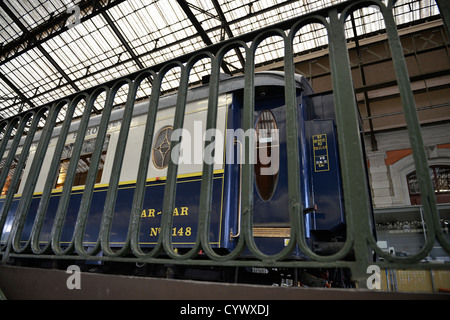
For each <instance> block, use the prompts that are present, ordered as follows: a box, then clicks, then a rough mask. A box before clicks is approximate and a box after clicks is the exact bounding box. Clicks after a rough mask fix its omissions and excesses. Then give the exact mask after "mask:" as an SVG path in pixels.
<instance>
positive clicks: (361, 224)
mask: <svg viewBox="0 0 450 320" xmlns="http://www.w3.org/2000/svg"><path fill="white" fill-rule="evenodd" d="M386 2H387V4H385V3H386ZM395 2H396V1H394V0H388V1H381V0H367V1H346V2H344V3H341V4H338V5H334V6H331V7H329V8H325V9H322V10H319V11H317V12H314V13H311V14H307V15H304V16H300V17H298V18H294V19H290V20H287V21H284V22H282V23H279V24H277V25H274V26H271V27H267V28H265V29H262V30H258V31H255V32H251V33H249V34H246V35H243V36H240V37H236V38H234V39H230V40H227V41H223V42H221V43H219V44H216V45H212V46H209V47H207V48H205V49H204V50H200V51H197V52H194V53H191V54H187V55H184V56H181V57H179V58H177V59H175V60H172V61H168V62H166V63H163V64H159V65H156V66H153V67H151V68H148V69H145V70H143V71H140V72H137V73H134V74H131V75H129V76H127V77H123V78H120V79H118V80H115V81H111V82H108V83H105V84H104V85H101V86H98V87H95V88H92V89H90V90H86V91H84V92H81V93H77V94H74V95H71V96H68V97H66V98H65V99H61V100H59V101H56V102H54V103H52V104H49V105H46V106H42V107H38V108H36V109H34V110H30V111H27V112H24V113H21V114H18V115H16V116H14V117H12V118H11V119H7V120H3V121H2V122H1V123H0V129H2V130H3V132H4V138H3V140H2V141H1V143H0V154H1V155H4V153H5V150H6V149H7V145H8V144H9V146H8V148H9V150H10V152H9V154H8V157H7V158H6V160H5V164H4V167H5V168H7V167H9V166H11V164H12V162H13V160H14V159H13V158H14V155H15V154H16V151H17V148H18V146H19V141H20V139H21V138H22V137H23V133H24V130H25V129H27V134H26V136H25V137H26V138H25V142H24V145H23V149H22V150H23V151H22V152H21V155H20V157H19V159H18V161H17V163H16V171H15V174H14V177H13V179H12V181H11V185H10V188H11V190H15V188H16V187H17V184H18V182H19V178H20V173H21V172H22V171H23V168H24V165H25V161H26V154H27V152H26V150H28V149H29V148H30V146H31V144H32V140H33V137H34V135H35V133H36V131H37V128H38V124H39V122H40V121H41V120H42V119H44V117H45V127H44V128H43V129H42V131H41V137H40V140H39V145H38V147H37V149H36V154H35V157H34V158H33V161H32V163H31V164H30V165H31V169H30V171H29V172H30V174H29V175H28V176H27V177H26V181H24V182H23V183H25V188H24V191H23V194H22V196H21V198H20V203H19V206H18V209H17V212H16V215H15V219H14V223H13V226H12V229H11V233H10V236H9V238H8V240H7V244H6V245H4V246H3V247H2V248H1V251H0V253H1V255H2V256H3V261H6V262H7V261H9V259H11V258H14V257H26V258H43V259H74V260H75V259H76V260H82V259H85V260H104V261H123V262H147V263H171V264H184V265H211V266H261V267H270V266H273V267H276V266H280V267H301V268H315V267H333V268H334V267H343V268H349V269H350V270H351V272H352V275H353V279H354V280H355V281H357V282H358V285H359V286H360V287H366V280H367V278H368V275H369V274H368V273H367V268H368V266H369V265H373V264H377V265H378V266H380V267H381V268H396V267H401V268H431V267H430V266H429V265H426V264H421V263H420V261H421V260H422V259H423V258H425V257H426V256H427V255H428V253H429V252H430V250H431V249H432V247H433V245H434V244H435V243H436V242H439V243H440V245H441V246H442V247H443V248H444V249H445V250H446V251H447V252H450V245H449V243H448V242H447V241H446V240H445V239H444V235H443V232H442V229H441V227H440V221H439V212H438V210H437V206H436V200H435V197H434V192H433V187H432V184H431V180H430V176H429V172H428V163H427V156H426V153H425V148H424V144H423V141H422V135H421V130H420V124H419V121H418V117H417V111H416V106H415V102H414V97H413V93H412V91H411V87H410V82H409V76H408V72H407V68H406V63H405V59H404V56H403V52H402V48H401V43H400V39H399V35H398V33H397V26H396V24H395V20H394V16H393V6H394V4H395ZM437 4H438V5H439V8H440V10H441V13H442V18H443V21H444V24H445V25H446V26H447V32H448V31H449V29H448V27H449V25H450V23H449V20H450V13H449V12H450V3H449V2H448V1H445V0H439V1H437ZM367 6H376V7H378V8H379V10H380V12H381V13H382V15H383V17H384V22H385V25H386V33H387V36H388V40H389V45H390V49H391V53H392V59H393V65H394V69H395V73H396V76H397V81H398V87H399V89H400V95H401V100H402V104H403V108H404V114H405V118H406V122H407V127H408V132H409V137H410V143H411V148H412V150H413V156H414V161H415V165H416V172H417V176H418V179H419V184H420V189H421V190H422V203H423V210H424V219H425V223H426V226H427V241H426V244H425V246H424V247H423V248H422V249H421V250H420V252H418V253H416V254H414V255H412V256H408V257H395V256H390V255H389V254H387V253H385V252H383V251H382V250H381V249H380V248H378V247H377V244H376V242H375V239H374V237H373V236H372V231H371V230H372V226H371V222H370V214H371V211H372V208H371V207H370V203H371V201H370V192H369V190H368V184H367V181H366V168H365V163H364V157H363V154H364V152H363V150H362V145H361V141H360V139H361V136H360V132H359V124H358V121H359V119H358V108H357V102H356V100H355V92H354V86H353V82H352V75H351V69H350V62H349V55H348V49H347V39H346V36H345V30H344V23H345V21H346V18H347V17H349V15H350V14H351V13H352V12H353V11H355V10H357V9H359V8H362V7H367ZM312 23H318V24H321V25H323V26H324V27H325V28H326V30H327V33H328V44H329V53H330V55H329V58H330V66H331V74H332V85H333V91H334V99H335V105H336V116H337V119H336V121H337V131H338V137H339V150H340V162H341V169H342V180H343V188H344V200H345V212H346V221H347V238H346V242H345V245H344V247H343V248H342V249H341V250H340V251H339V252H337V253H335V254H333V255H329V256H322V255H318V254H316V253H314V252H313V251H312V250H311V249H310V248H309V247H308V245H307V244H306V241H305V235H304V219H303V208H302V205H301V204H302V198H301V190H300V186H301V181H300V163H299V161H300V159H299V145H298V143H299V141H298V139H297V137H298V134H297V131H298V130H299V128H298V123H297V121H296V119H298V117H297V112H298V110H297V108H296V103H295V99H296V97H295V83H294V70H295V69H294V56H293V55H294V50H293V42H294V37H295V35H296V34H298V31H299V30H300V29H301V28H302V27H304V26H306V25H309V24H312ZM269 36H278V37H280V38H281V39H283V41H284V47H285V57H284V63H285V64H284V71H285V98H286V119H287V120H286V126H287V149H288V150H290V152H289V155H288V162H287V166H288V171H289V178H288V189H289V204H290V219H291V235H290V241H289V243H288V245H287V246H286V247H285V248H284V249H283V250H282V251H281V252H279V253H277V254H275V255H267V254H264V253H262V252H261V251H260V250H259V249H258V247H257V245H256V244H255V241H254V238H253V234H252V230H253V228H252V221H253V174H254V171H253V167H252V164H251V163H250V162H249V161H245V162H244V165H243V167H242V205H241V211H242V221H241V235H240V238H239V240H238V242H237V245H236V248H235V249H234V250H233V251H232V252H230V253H228V254H225V255H220V254H218V253H217V252H216V251H214V250H213V249H212V248H211V246H210V244H209V225H210V223H209V222H210V213H211V202H212V183H213V166H212V165H210V164H207V163H204V165H203V174H202V181H201V195H200V203H199V208H200V209H199V210H200V211H199V219H198V233H197V239H196V243H195V245H194V246H193V248H192V249H190V250H189V251H187V252H185V253H182V254H181V253H179V252H177V251H176V250H175V249H174V248H173V246H172V236H171V234H172V232H171V230H172V219H173V215H172V214H171V213H172V212H173V209H174V204H175V193H176V180H177V170H178V166H177V164H176V163H174V162H170V163H169V167H168V173H167V180H166V187H165V194H164V203H163V214H162V222H161V232H160V236H159V239H158V243H157V244H156V246H155V247H154V248H153V249H152V250H151V251H149V252H147V251H144V250H142V248H140V246H139V226H140V219H141V218H140V216H141V212H142V209H143V203H144V197H145V184H146V176H147V174H146V173H147V170H148V165H149V160H150V155H151V144H152V141H153V135H154V129H155V121H156V113H157V109H158V102H159V97H160V91H161V83H162V80H163V78H164V76H165V75H166V73H167V72H168V71H169V70H170V69H172V68H174V67H179V68H180V69H181V79H180V83H179V90H178V96H177V97H178V98H177V103H176V112H175V119H174V124H173V127H174V129H177V128H182V127H183V119H184V111H185V105H186V94H187V90H188V80H189V74H190V72H191V70H192V67H193V66H194V64H195V63H196V62H197V61H199V60H201V59H203V58H207V59H210V61H211V80H210V85H209V90H210V92H209V101H208V110H207V123H206V129H210V128H215V127H216V123H217V109H218V85H219V72H220V66H221V65H222V62H223V58H224V55H225V54H226V53H227V52H228V51H230V50H234V49H236V48H241V49H243V50H244V51H245V67H244V74H245V92H244V111H243V112H244V115H243V130H244V131H245V130H247V129H250V128H253V124H254V118H253V117H254V115H253V108H254V86H253V81H254V72H255V63H254V58H255V51H256V49H257V47H258V45H259V44H260V43H261V42H262V41H263V40H264V39H266V38H267V37H269ZM148 78H151V79H152V92H151V99H150V101H149V104H148V116H147V122H146V127H145V135H144V141H143V143H142V146H141V147H142V151H141V158H140V165H139V169H138V176H137V182H136V189H135V193H134V198H133V204H132V207H131V208H130V210H131V218H130V223H129V228H128V235H127V238H126V241H125V244H124V245H123V247H122V248H121V249H120V250H117V251H116V250H114V249H113V248H111V245H110V242H109V239H110V233H111V226H112V220H113V216H114V206H115V202H116V197H117V191H118V185H119V180H118V179H119V175H120V171H121V168H122V165H123V154H124V152H125V145H126V141H127V138H128V133H129V130H130V126H131V118H132V112H133V107H134V103H135V97H136V93H137V90H138V87H139V85H140V83H141V82H142V81H143V80H144V79H148ZM124 84H128V87H129V91H128V96H127V102H126V105H125V107H124V110H125V111H124V116H123V119H122V123H121V128H120V133H119V141H118V144H117V149H116V153H115V155H114V164H113V168H112V174H111V178H110V181H109V187H108V190H107V196H106V201H105V206H104V212H103V217H102V222H101V229H100V233H99V237H98V240H97V242H96V244H95V245H94V246H93V247H92V248H90V249H86V248H85V247H84V245H83V235H84V231H85V227H86V223H87V217H88V214H89V210H90V206H91V200H92V194H93V188H94V184H95V178H96V173H97V167H98V164H99V162H100V158H101V155H102V146H103V142H104V139H105V137H106V133H107V129H108V123H109V119H110V115H111V110H112V106H113V100H114V96H115V94H116V93H117V91H118V90H119V88H120V87H121V86H122V85H124ZM102 92H106V94H107V97H106V102H105V106H104V109H103V111H102V115H101V123H100V126H99V129H98V134H97V139H96V144H95V147H94V152H93V155H92V159H91V165H90V168H89V171H88V177H87V180H86V185H85V188H84V190H83V195H82V201H81V206H80V209H79V214H78V219H77V221H76V225H75V231H74V235H73V239H72V241H71V243H70V244H69V246H68V247H67V246H64V247H61V243H60V241H61V239H60V238H61V233H62V228H63V224H64V219H65V213H66V211H67V208H68V204H69V197H70V192H71V188H70V187H64V188H63V190H62V193H61V198H60V201H59V206H58V210H57V213H56V216H55V219H54V223H53V229H52V232H51V241H50V242H49V243H48V244H47V245H45V246H42V244H40V243H39V238H40V232H41V230H42V227H43V222H44V218H45V216H46V211H47V207H48V204H49V199H50V196H51V191H52V187H53V183H54V181H55V179H56V177H57V174H58V167H59V161H60V157H61V154H62V151H63V148H64V144H65V141H66V138H67V135H68V132H69V126H70V123H71V121H72V117H73V114H74V110H75V107H76V105H77V104H78V103H79V102H80V101H81V100H85V101H86V107H85V110H84V114H83V116H82V118H81V121H80V128H79V131H78V132H85V131H86V129H87V125H88V121H89V117H90V115H91V113H92V108H93V104H94V101H95V99H96V97H97V96H98V95H99V94H100V93H102ZM64 106H67V110H66V114H67V115H66V119H65V121H64V123H63V124H62V127H61V131H60V134H59V138H58V141H57V145H56V149H55V152H54V155H53V158H52V160H51V161H52V162H51V166H50V170H49V175H48V177H47V180H46V183H45V187H44V190H43V193H42V198H41V200H40V204H39V208H38V211H37V213H36V218H35V221H34V225H33V229H32V232H31V236H30V239H29V240H28V242H27V243H26V244H25V245H21V241H20V240H21V235H22V233H23V230H24V225H25V221H26V218H27V214H28V210H29V208H30V203H31V199H32V196H33V193H34V190H35V186H36V183H37V179H38V177H39V173H40V171H41V167H42V164H43V161H44V158H45V154H46V150H47V147H48V145H49V141H50V138H51V135H52V132H53V129H54V127H55V124H56V119H57V115H58V113H59V112H60V110H61V109H62V108H63V107H64ZM30 121H31V124H30V125H29V126H27V125H28V124H29V122H30ZM14 128H16V130H15V134H14V135H13V134H12V132H13V129H14ZM83 140H84V136H83V135H81V134H78V135H77V138H76V141H75V144H74V146H73V154H72V157H73V158H77V157H79V155H80V153H81V149H82V145H83ZM173 143H174V144H176V143H177V142H173ZM209 143H213V142H206V144H209ZM250 145H251V143H250V144H247V146H250ZM205 146H206V145H205ZM247 151H248V150H247ZM249 153H250V152H245V154H249ZM2 158H3V157H2ZM76 164H77V162H76V161H71V162H70V165H69V168H68V172H67V176H66V182H65V186H71V185H72V182H73V179H74V176H75V171H76ZM6 178H7V170H3V171H2V173H1V175H0V184H1V185H3V184H4V183H5V181H6ZM13 196H14V195H13V193H12V192H10V193H8V194H7V195H6V197H5V199H4V204H3V206H2V208H1V211H0V230H3V227H4V225H5V221H6V217H7V214H8V211H9V208H10V206H11V203H12V200H13ZM296 246H298V247H299V248H300V250H301V251H302V252H303V253H305V254H306V255H307V256H308V257H309V258H310V260H309V261H292V260H289V259H288V257H289V255H290V254H291V252H292V251H293V250H294V248H295V247H296ZM246 247H247V248H248V249H249V250H250V251H251V252H252V254H253V256H254V259H253V260H241V259H239V256H240V254H241V253H242V252H243V250H244V249H245V248H246ZM200 250H202V251H203V252H204V253H205V257H206V259H204V258H202V259H196V257H197V256H198V254H199V252H200ZM372 250H373V251H375V252H376V253H377V255H378V256H379V257H382V258H384V261H383V262H374V261H373V259H372V255H371V251H372ZM100 251H102V252H103V255H101V256H98V253H99V252H100ZM163 253H164V255H162V254H163ZM350 254H353V255H354V259H352V260H348V259H346V257H347V256H349V255H350ZM432 267H433V268H449V266H448V265H444V264H442V265H433V266H432Z"/></svg>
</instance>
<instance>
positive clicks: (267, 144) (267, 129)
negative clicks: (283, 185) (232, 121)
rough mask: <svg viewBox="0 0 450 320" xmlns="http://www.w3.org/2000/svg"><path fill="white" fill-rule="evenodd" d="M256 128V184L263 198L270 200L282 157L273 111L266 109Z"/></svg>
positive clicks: (261, 114)
mask: <svg viewBox="0 0 450 320" xmlns="http://www.w3.org/2000/svg"><path fill="white" fill-rule="evenodd" d="M255 129H256V130H255V131H256V145H255V147H256V164H255V166H254V170H255V184H256V189H257V190H258V194H259V196H260V197H261V199H263V200H264V201H268V200H270V198H272V195H273V193H274V192H275V189H276V186H277V181H278V163H279V157H280V150H279V143H278V142H279V139H278V127H277V123H276V121H275V117H274V116H273V114H272V112H271V111H269V110H267V109H266V110H263V111H262V112H261V113H260V115H259V117H258V121H257V122H256V128H255Z"/></svg>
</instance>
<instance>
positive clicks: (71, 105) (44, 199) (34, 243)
mask: <svg viewBox="0 0 450 320" xmlns="http://www.w3.org/2000/svg"><path fill="white" fill-rule="evenodd" d="M79 97H80V99H81V95H80V96H79ZM78 101H79V100H75V99H74V100H72V101H69V100H68V99H64V100H62V101H60V102H59V103H58V104H57V105H56V106H55V107H54V108H55V113H56V114H58V113H59V112H61V109H62V108H63V107H64V106H65V105H66V104H67V105H68V107H67V110H66V116H65V120H64V123H63V125H62V127H61V131H60V133H59V137H58V142H57V144H56V147H55V151H54V153H53V157H52V161H51V164H50V167H49V170H50V171H49V172H48V175H47V179H46V181H45V185H44V190H43V192H42V196H41V199H40V201H39V207H38V210H37V213H36V217H35V220H34V224H33V228H32V230H31V236H30V238H31V250H32V251H33V253H34V254H46V253H50V252H51V242H50V241H48V242H47V243H46V244H45V245H42V244H41V243H40V242H39V241H40V234H41V230H42V227H43V224H44V219H45V217H46V215H47V209H48V205H49V203H50V197H51V194H52V189H53V187H54V184H55V181H56V177H57V175H58V169H59V163H60V159H61V154H62V151H63V149H64V145H65V142H66V138H67V132H68V131H69V128H70V125H71V123H72V121H71V120H72V116H73V113H74V111H75V108H76V105H77V103H78ZM55 121H56V118H55ZM53 124H54V123H53ZM47 148H48V144H47ZM52 169H53V170H52Z"/></svg>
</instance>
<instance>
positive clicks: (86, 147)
mask: <svg viewBox="0 0 450 320" xmlns="http://www.w3.org/2000/svg"><path fill="white" fill-rule="evenodd" d="M109 138H110V136H109V135H107V136H106V138H105V143H104V144H103V150H102V156H101V158H100V163H99V165H98V169H97V176H96V179H95V183H99V182H100V180H101V178H102V174H103V167H104V164H105V158H106V150H107V149H108V144H109ZM95 140H96V138H94V139H90V140H86V141H85V142H84V143H83V147H82V150H81V155H80V158H79V159H78V166H77V171H76V173H75V178H74V181H73V186H82V185H85V184H86V178H87V175H88V171H89V165H90V163H91V158H92V153H93V151H94V146H95ZM73 146H74V144H73V143H71V144H69V145H66V146H65V148H64V151H63V154H62V157H61V162H60V166H59V174H58V177H57V179H56V183H55V188H57V189H58V188H62V186H63V185H64V182H65V181H66V174H67V170H68V168H69V163H70V158H71V156H72V150H73Z"/></svg>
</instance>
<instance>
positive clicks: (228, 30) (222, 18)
mask: <svg viewBox="0 0 450 320" xmlns="http://www.w3.org/2000/svg"><path fill="white" fill-rule="evenodd" d="M212 3H213V5H214V8H215V9H216V12H217V14H218V15H219V19H220V22H221V23H222V27H223V28H224V30H225V32H226V33H227V34H228V37H230V38H234V35H233V32H232V31H231V28H230V26H229V25H228V22H227V19H226V18H225V14H224V13H223V11H222V8H221V7H220V4H219V2H218V1H217V0H212ZM234 51H235V52H236V55H237V57H238V59H239V62H240V63H241V65H242V69H244V66H245V59H244V56H243V55H242V53H241V51H239V49H235V50H234Z"/></svg>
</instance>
